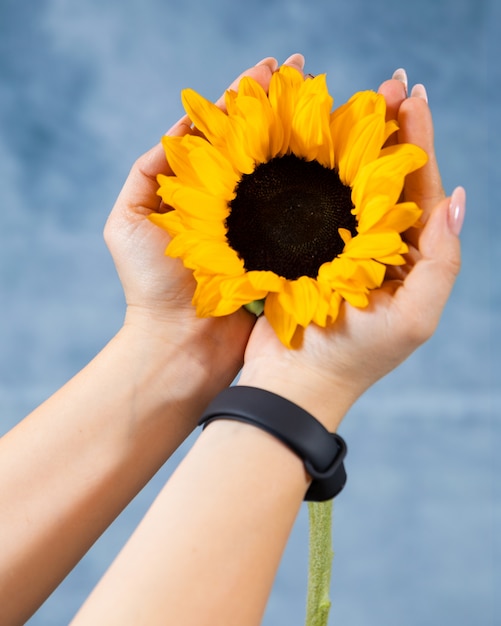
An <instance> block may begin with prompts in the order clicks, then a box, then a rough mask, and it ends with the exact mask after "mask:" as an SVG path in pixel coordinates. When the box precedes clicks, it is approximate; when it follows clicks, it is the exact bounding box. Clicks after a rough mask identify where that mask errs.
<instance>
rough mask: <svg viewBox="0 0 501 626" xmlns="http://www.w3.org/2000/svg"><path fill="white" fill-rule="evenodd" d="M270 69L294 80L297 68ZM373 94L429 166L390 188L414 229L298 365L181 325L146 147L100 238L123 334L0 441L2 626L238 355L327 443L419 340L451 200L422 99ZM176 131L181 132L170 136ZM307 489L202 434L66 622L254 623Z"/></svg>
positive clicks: (293, 461)
mask: <svg viewBox="0 0 501 626" xmlns="http://www.w3.org/2000/svg"><path fill="white" fill-rule="evenodd" d="M287 62H288V63H289V64H291V65H294V66H296V67H298V69H300V70H302V68H303V64H304V60H303V58H302V57H301V55H294V56H293V57H291V58H290V59H289V60H288V61H287ZM276 67H277V63H276V61H275V60H273V59H266V60H264V61H263V62H262V63H261V64H260V65H258V66H256V67H255V68H252V69H251V70H249V73H251V75H253V76H254V77H255V78H257V80H259V81H260V82H261V83H262V84H263V86H264V87H265V88H266V86H267V84H268V81H269V79H270V77H271V73H272V72H273V71H274V70H275V69H276ZM380 91H381V92H382V93H383V94H384V95H385V98H386V100H387V103H388V108H389V110H390V111H393V112H397V111H398V117H399V121H400V124H401V130H400V131H399V132H400V133H401V137H400V139H401V140H402V139H403V140H406V141H412V142H413V143H416V144H418V145H421V146H422V147H423V148H424V149H425V150H426V151H427V152H428V154H429V155H430V160H429V162H428V164H427V165H426V166H425V167H424V168H423V169H422V170H420V171H419V172H417V173H416V174H414V175H413V176H412V177H409V180H408V183H407V185H406V189H405V196H406V199H408V200H415V201H417V202H418V203H419V204H420V206H421V207H422V208H423V209H424V211H425V217H424V219H423V221H426V226H425V227H424V228H423V229H421V231H420V232H419V233H418V234H416V233H410V234H409V241H412V244H413V248H412V249H411V251H410V253H409V264H408V266H406V267H405V268H404V269H403V270H402V271H401V272H399V273H398V275H395V277H394V281H393V282H391V283H388V284H386V285H385V286H384V287H383V288H382V289H380V290H377V292H374V293H373V296H372V298H371V302H370V305H369V307H368V309H365V310H358V309H353V308H352V307H349V306H348V305H346V306H344V307H343V310H342V314H341V317H340V319H339V320H338V322H336V324H335V325H334V326H333V327H331V328H328V329H325V330H321V329H318V328H315V327H310V328H308V329H307V331H306V332H305V336H304V343H303V347H302V348H301V349H300V350H298V351H289V350H287V349H285V348H283V346H282V345H281V344H280V342H278V340H277V339H276V338H275V336H274V334H273V332H272V331H271V329H270V328H269V326H268V324H267V322H266V320H265V319H260V320H259V321H258V323H257V324H255V326H254V328H253V327H252V324H253V320H252V318H251V317H250V316H248V315H247V314H245V313H244V312H240V313H239V314H237V315H233V316H230V317H228V318H224V319H219V320H200V319H197V318H196V317H195V315H194V313H193V308H192V307H191V304H190V302H191V296H192V293H193V281H192V278H191V275H190V274H189V272H187V271H186V270H184V268H183V267H182V265H181V264H180V262H179V261H177V260H173V259H169V258H166V257H164V256H163V250H164V248H165V246H166V243H167V236H166V234H165V233H164V232H163V231H160V230H159V229H157V228H156V227H154V226H153V225H151V223H150V222H149V221H148V220H147V219H146V216H147V215H148V214H149V213H150V212H151V211H152V210H156V209H157V208H158V206H159V204H158V197H157V196H156V194H155V192H156V188H157V186H156V182H155V176H156V174H157V173H158V172H160V171H163V172H167V171H168V166H167V165H166V164H165V162H164V159H163V154H162V152H161V149H160V148H159V147H158V146H157V147H156V148H154V149H153V150H152V151H150V152H149V153H147V154H146V155H145V156H144V157H142V158H141V159H140V160H139V161H138V162H137V163H136V165H135V166H134V168H133V170H132V171H131V175H130V177H129V179H128V181H127V183H126V185H125V187H124V190H123V191H122V193H121V195H120V197H119V199H118V201H117V204H116V206H115V208H114V210H113V212H112V214H111V216H110V220H109V222H108V225H107V227H106V239H107V242H108V245H109V247H110V250H111V252H112V254H113V256H114V258H115V262H116V265H117V269H118V272H119V275H120V278H121V280H122V283H123V285H124V290H125V294H126V299H127V314H126V319H125V323H124V327H123V328H122V329H121V331H120V332H119V333H118V335H117V336H116V337H115V338H114V339H113V340H112V342H111V343H110V344H109V345H108V346H107V347H106V348H105V349H104V350H103V352H102V353H100V354H99V355H98V356H97V357H96V359H95V360H94V361H93V362H92V363H91V364H90V365H89V366H88V368H86V369H85V370H84V371H83V372H81V373H80V374H79V375H78V376H77V377H76V379H74V380H73V381H71V382H70V383H68V385H67V386H66V387H64V388H63V389H62V390H61V391H59V392H58V393H57V394H56V395H55V396H54V397H53V398H51V399H50V400H49V401H47V403H45V404H44V405H42V406H41V407H40V408H39V409H37V410H36V411H35V412H34V413H33V414H32V415H31V416H29V417H28V418H27V419H26V420H24V421H23V422H21V423H20V425H19V426H18V427H16V429H14V430H13V431H11V433H9V434H8V435H6V436H5V437H4V438H3V439H2V440H0V493H2V508H1V513H0V537H2V544H3V543H5V550H4V549H3V546H2V551H1V552H0V607H1V608H0V612H1V613H0V614H1V618H2V624H4V623H5V624H22V623H23V622H24V621H25V620H26V619H27V617H28V616H29V615H30V614H31V613H32V612H33V611H34V610H35V609H36V608H37V606H38V605H39V604H40V603H41V602H43V600H44V599H45V598H46V597H47V595H48V594H50V592H51V591H52V590H53V588H54V587H55V586H56V585H57V584H58V583H59V582H60V580H61V579H62V578H63V577H64V576H65V575H66V574H67V572H68V571H69V570H70V569H71V568H72V567H73V566H74V564H75V563H76V562H77V561H78V560H79V559H80V558H81V556H83V554H84V553H85V552H86V550H87V549H88V548H89V547H90V545H92V543H93V542H94V541H95V539H96V538H97V537H98V536H99V535H100V534H101V533H102V532H103V531H104V529H105V528H106V527H107V526H108V525H109V524H110V522H111V521H112V520H113V519H114V517H115V516H116V515H117V514H118V513H119V512H120V511H121V510H122V509H123V507H124V506H125V505H126V504H127V503H128V502H129V501H130V499H132V497H133V496H134V495H135V494H136V493H137V491H138V490H139V489H140V488H141V487H142V486H143V485H144V483H145V482H146V481H147V480H148V479H149V478H150V477H151V476H152V475H153V473H154V472H155V471H156V470H157V469H158V467H160V465H161V464H162V463H163V462H164V461H165V460H166V459H167V458H168V456H169V455H170V454H171V453H172V451H173V450H174V449H175V448H176V447H177V446H178V445H179V444H180V443H181V441H182V440H183V439H184V438H185V437H186V436H187V435H188V434H189V433H190V432H191V431H192V430H193V428H194V426H195V424H196V422H197V420H198V417H199V415H200V412H201V411H202V409H203V406H205V405H206V404H207V403H208V401H209V400H210V399H211V398H212V397H213V396H214V395H215V394H217V393H218V391H220V390H221V389H222V388H224V387H225V386H227V385H228V384H229V383H230V382H231V380H232V379H233V377H234V376H235V374H236V373H237V371H238V369H239V368H240V366H241V363H242V360H243V359H244V350H245V346H246V344H247V342H248V344H247V348H246V350H245V359H244V360H245V362H244V366H243V369H242V375H241V378H240V384H247V385H251V386H257V387H261V388H265V389H269V390H270V391H274V392H276V393H279V394H280V395H283V396H284V397H286V398H289V399H291V400H293V401H295V402H297V403H298V404H300V405H301V406H303V407H304V408H305V409H306V410H308V411H309V412H311V413H312V414H313V415H314V416H315V417H316V418H317V419H319V420H320V421H321V422H322V423H323V424H324V425H325V426H326V427H327V428H329V430H331V431H334V430H335V429H336V428H337V426H338V425H339V423H340V421H341V420H342V419H343V417H344V415H345V414H346V412H347V411H348V409H349V408H350V406H351V405H352V404H353V402H354V401H355V400H356V399H357V398H358V397H359V396H360V395H361V394H362V393H363V392H364V391H365V390H366V389H367V388H368V387H369V386H370V385H372V384H373V383H374V382H376V380H378V379H379V378H381V377H382V376H384V375H385V374H387V373H388V372H389V371H390V370H391V369H393V368H394V367H395V366H396V365H398V364H399V363H400V362H401V361H402V360H404V359H405V358H406V357H407V356H408V355H409V354H410V353H411V352H412V351H413V350H414V349H415V348H416V347H417V346H418V345H420V344H421V343H422V342H423V341H425V340H426V339H427V338H428V337H429V336H430V335H431V334H432V333H433V331H434V329H435V327H436V324H437V322H438V319H439V317H440V313H441V311H442V309H443V306H444V305H445V302H446V300H447V297H448V295H449V293H450V290H451V288H452V285H453V283H454V278H455V276H456V274H457V272H458V271H459V264H460V252H459V240H458V234H459V229H460V226H461V221H462V218H463V215H464V192H463V191H462V190H461V189H459V190H456V192H455V193H454V194H453V197H452V199H450V198H445V197H444V193H443V190H442V185H441V182H440V176H439V173H438V168H437V166H436V161H435V159H434V157H433V154H434V153H433V129H432V123H431V116H430V113H429V109H428V106H427V103H426V101H425V99H424V98H423V94H424V93H425V92H424V91H422V90H421V89H420V88H418V89H417V90H415V92H412V94H411V97H408V98H407V97H406V93H405V88H404V85H403V83H402V81H401V80H396V79H393V80H391V81H387V82H386V83H384V84H383V85H382V86H381V88H380ZM187 128H188V127H187V122H186V120H182V121H181V122H180V123H178V124H177V125H176V126H175V127H174V128H173V129H172V131H171V132H172V133H174V134H181V133H183V132H186V130H187ZM166 277H167V278H166ZM251 331H252V332H251ZM249 334H250V339H249ZM332 398H335V399H336V402H335V403H333V402H331V399H332ZM139 407H140V409H141V410H140V411H139V410H138V408H139ZM40 433H43V439H42V437H41V436H40ZM40 441H43V446H42V445H40ZM308 484H309V478H308V476H307V474H306V473H305V470H304V467H303V464H302V462H301V461H300V460H299V459H298V458H297V457H296V456H295V455H294V454H293V453H292V452H290V451H289V450H288V449H287V448H286V447H285V446H283V445H282V444H280V443H279V442H278V441H277V440H275V439H274V438H272V437H271V436H269V435H267V434H265V433H264V432H262V431H260V430H258V429H255V428H253V427H251V426H247V425H243V424H237V423H233V422H226V421H220V422H215V423H213V424H211V425H210V426H209V427H208V428H207V429H206V430H205V431H203V434H201V436H200V437H199V438H198V440H197V442H196V444H195V445H194V447H193V448H192V450H191V451H190V452H189V453H188V455H187V456H186V458H185V460H184V461H183V462H182V463H181V465H180V466H179V468H178V470H177V471H176V472H175V473H174V475H173V476H172V478H171V479H170V480H169V482H168V483H167V484H166V486H165V487H164V489H163V490H162V492H161V493H160V495H159V497H158V498H157V500H156V501H155V503H154V504H153V506H152V507H151V509H150V511H149V512H148V513H147V515H146V517H145V519H144V520H143V522H142V523H141V524H140V526H139V527H138V529H137V530H136V532H135V533H134V535H133V536H132V537H131V539H130V541H129V542H128V543H127V544H126V546H125V547H124V549H123V551H122V552H121V554H120V555H119V557H118V558H117V560H116V561H115V562H114V563H113V565H112V566H111V568H110V569H109V571H108V572H107V574H106V575H105V577H104V578H103V580H102V581H101V582H100V583H99V585H98V586H97V588H96V590H95V591H94V593H93V594H92V595H91V596H90V598H89V600H88V601H87V603H86V604H85V605H84V606H83V608H82V610H81V611H80V612H79V614H78V615H77V616H76V618H75V620H74V624H77V625H82V624H131V625H132V624H134V625H137V624H148V625H154V624H165V623H173V624H174V623H175V624H197V625H198V624H211V625H213V624H218V625H219V624H221V625H225V624H228V625H230V624H239V625H243V626H245V625H247V624H249V625H251V624H258V623H259V622H260V620H261V618H262V614H263V611H264V607H265V605H266V601H267V598H268V595H269V593H270V590H271V585H272V582H273V579H274V576H275V573H276V569H277V567H278V563H279V561H280V558H281V555H282V553H283V549H284V547H285V544H286V542H287V539H288V536H289V533H290V530H291V527H292V525H293V523H294V520H295V517H296V515H297V512H298V510H299V507H300V505H301V501H302V499H303V497H304V493H305V491H306V489H307V487H308ZM20 493H22V494H23V498H22V499H21V498H19V494H20ZM228 503H231V506H229V505H228Z"/></svg>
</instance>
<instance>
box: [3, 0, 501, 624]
mask: <svg viewBox="0 0 501 626" xmlns="http://www.w3.org/2000/svg"><path fill="white" fill-rule="evenodd" d="M500 31H501V3H499V2H498V1H497V0H415V1H413V2H402V0H379V1H376V0H372V1H371V0H331V1H328V0H317V1H316V0H261V1H252V0H247V1H246V2H245V3H244V2H241V3H238V2H235V1H234V0H233V1H230V0H214V1H204V0H183V2H180V1H176V2H174V0H81V1H79V2H70V0H0V191H1V193H0V198H1V204H2V207H1V211H0V432H5V431H7V430H8V429H9V428H10V427H11V426H12V425H14V424H15V423H16V422H17V421H19V420H20V419H21V418H22V417H23V416H24V415H25V414H26V413H27V412H29V411H30V410H31V409H32V408H33V407H34V406H36V405H37V404H38V403H40V402H41V401H42V400H44V399H45V398H46V397H47V396H48V395H50V394H51V393H52V392H53V391H54V390H55V389H57V388H58V387H59V386H60V385H62V384H63V383H64V382H65V381H66V380H67V379H68V378H69V377H70V376H71V375H72V374H73V373H74V372H76V371H77V370H78V369H80V368H81V367H82V366H83V365H84V364H85V363H86V362H87V361H88V360H89V359H90V358H91V357H92V356H93V355H94V354H95V353H96V352H97V351H98V350H99V349H100V348H101V347H102V346H103V345H104V343H105V342H106V341H107V340H108V339H109V338H110V337H111V336H112V335H113V333H114V332H115V331H116V330H117V329H118V328H119V326H120V324H121V320H122V316H123V298H122V294H121V288H120V285H119V283H118V280H117V278H116V275H115V272H114V268H113V265H112V262H111V260H110V258H109V256H108V253H107V251H106V249H105V246H104V244H103V242H102V235H101V233H102V227H103V225H104V222H105V219H106V216H107V214H108V212H109V210H110V208H111V206H112V204H113V201H114V199H115V196H116V194H117V193H118V191H119V189H120V187H121V184H122V182H123V180H124V178H125V176H126V174H127V172H128V169H129V167H130V165H131V163H132V162H133V160H134V159H135V158H136V156H138V155H139V154H140V153H142V152H144V151H145V150H146V149H147V148H148V147H149V146H150V145H153V144H154V143H155V142H156V141H157V140H158V139H159V137H160V136H161V134H162V133H163V132H164V131H165V130H167V128H168V127H169V126H170V125H171V123H172V122H173V121H175V120H176V119H177V118H178V117H179V116H180V114H181V112H182V111H181V106H180V99H179V92H180V90H181V89H182V88H184V87H188V86H189V87H193V88H194V89H196V90H198V91H200V92H201V93H203V94H204V95H205V96H207V97H211V98H213V97H216V96H218V95H219V93H220V92H221V91H222V90H223V89H224V87H225V86H226V85H227V84H228V83H229V81H230V80H231V79H232V78H233V77H234V76H235V75H237V74H238V73H239V72H240V71H241V70H242V69H244V68H245V67H247V66H249V65H252V64H254V63H255V62H257V61H258V60H259V59H261V58H262V57H264V56H268V55H275V56H277V57H278V58H279V60H283V59H285V58H286V57H287V56H288V55H289V54H291V53H292V52H296V51H300V52H303V53H304V54H305V55H306V57H307V71H309V72H312V73H313V74H315V73H320V72H327V75H328V82H329V87H330V90H331V93H333V95H334V97H335V98H336V101H337V103H338V104H340V103H342V102H344V101H345V100H346V99H347V98H348V97H349V96H350V95H351V94H352V93H353V92H354V91H357V90H359V89H366V88H377V86H378V84H379V83H380V82H382V81H383V80H384V79H386V78H387V77H389V76H390V75H391V73H392V72H393V70H394V69H396V68H397V67H400V66H403V67H405V68H406V69H407V71H408V74H409V78H410V81H411V82H413V83H414V82H424V83H425V84H426V86H427V88H428V93H429V97H430V103H431V106H432V109H433V111H434V116H435V123H436V141H437V150H438V156H439V159H440V163H441V167H442V172H443V179H444V184H445V187H446V190H447V191H448V192H450V191H452V189H453V188H454V186H456V185H457V184H462V185H464V186H465V187H466V189H467V191H468V214H467V219H466V222H465V227H464V231H463V235H462V240H463V244H464V269H463V271H462V274H461V276H460V278H459V280H458V283H457V286H456V288H455V291H454V294H453V296H452V298H451V301H450V303H449V305H448V307H447V309H446V311H445V315H444V317H443V321H442V323H441V326H440V328H439V330H438V332H437V334H436V336H435V337H434V338H433V339H432V340H431V341H430V342H429V343H428V344H427V345H426V346H424V347H423V348H421V349H420V350H419V351H418V352H417V353H416V354H415V355H414V356H413V357H412V358H411V359H410V360H409V361H408V362H407V363H406V364H405V365H404V366H403V367H401V368H400V369H399V370H398V371H397V372H395V373H393V374H392V375H391V376H389V377H388V378H387V379H385V380H384V381H382V382H381V383H380V384H378V385H377V386H376V387H375V388H373V389H372V390H371V391H370V392H369V393H368V394H367V395H366V396H365V397H364V398H363V399H362V400H361V401H360V402H359V403H358V404H357V405H356V406H355V408H354V409H353V410H352V413H351V415H350V416H349V417H348V418H347V419H346V420H345V422H344V424H343V426H342V434H343V435H345V437H346V438H347V440H348V442H349V446H350V453H349V457H348V462H347V465H348V471H349V485H348V487H347V489H346V490H345V491H344V492H343V494H342V496H340V497H339V499H338V500H337V501H336V505H335V520H334V545H335V550H336V557H335V561H334V573H333V581H332V599H333V608H332V613H331V624H343V626H364V625H366V624H371V625H372V624H374V625H376V624H377V625H382V624H384V625H385V626H397V625H399V626H401V625H402V624H405V625H406V626H418V625H419V626H422V625H423V624H426V625H428V626H443V625H449V624H454V625H455V626H467V625H468V626H473V625H475V626H494V624H499V623H501V610H500V608H501V607H500V605H499V601H496V600H495V598H494V596H495V593H494V592H495V589H498V590H499V588H501V580H500V569H499V558H500V544H499V534H500V531H501V519H500V518H501V515H500V487H499V478H500V470H501V463H500V460H499V453H498V449H499V448H500V444H501V436H500V432H501V428H500V422H499V413H500V409H501V394H500V386H499V383H500V378H501V368H500V362H499V357H498V351H499V348H500V332H499V331H500V324H499V314H500V306H501V302H500V296H501V290H500V288H499V274H498V272H497V268H498V267H499V265H500V260H501V259H500V252H499V250H500V246H499V241H498V239H497V234H498V233H499V232H500V230H501V218H500V210H501V195H500V192H499V189H498V188H496V185H497V184H498V179H499V176H498V171H499V166H498V164H499V163H500V162H501V150H500V145H499V139H500V133H499V120H498V116H499V108H500V105H499V102H500V99H501V79H500V71H499V58H500V56H501V45H500V43H499V35H500ZM332 401H333V402H335V401H336V399H335V398H333V399H332ZM189 444H190V442H189V441H188V442H187V444H186V446H188V445H189ZM186 446H185V447H184V448H183V449H182V450H181V451H180V452H179V453H178V454H177V455H176V456H175V457H174V458H173V459H172V460H171V461H169V463H168V464H167V465H166V466H165V467H164V468H163V469H162V470H161V471H160V472H159V474H158V475H157V476H156V477H155V478H154V479H153V480H152V481H151V483H150V484H149V485H148V487H147V488H146V489H145V490H144V491H143V492H142V493H141V494H140V495H139V496H138V497H137V498H136V500H135V501H134V502H133V503H132V504H131V506H130V507H129V508H128V509H127V510H126V511H125V512H124V513H123V515H122V516H121V517H120V518H119V519H118V520H117V521H116V523H115V524H114V525H113V526H112V527H111V528H110V530H109V531H108V532H107V533H106V534H105V535H104V537H103V538H102V539H101V540H100V541H99V542H98V543H97V544H96V545H95V547H94V548H93V549H92V550H91V551H90V552H89V554H88V555H87V556H86V557H85V558H84V559H83V561H82V562H81V563H80V564H79V565H78V567H77V568H76V569H75V570H74V572H73V573H72V574H71V575H70V576H69V577H68V579H67V580H66V581H65V582H64V583H63V584H62V585H61V587H60V588H59V589H58V590H57V591H56V592H55V593H54V595H53V596H52V597H51V598H50V599H49V600H48V601H47V602H46V604H45V605H44V606H43V607H42V608H41V609H40V611H39V612H38V613H37V614H36V615H35V616H34V617H33V618H32V620H30V622H29V624H30V626H42V625H49V624H50V625H53V624H64V623H67V622H68V621H69V620H70V618H71V616H72V615H73V614H74V612H75V611H76V610H77V608H78V606H79V605H80V604H81V602H82V601H83V599H84V598H85V597H86V595H87V594H88V593H89V591H90V590H91V588H92V587H93V586H94V584H95V583H96V582H97V580H98V579H99V577H100V575H101V574H102V572H103V571H104V570H105V569H106V567H107V566H108V564H109V563H110V561H111V560H112V559H113V557H114V555H115V554H116V553H117V551H118V550H119V549H120V547H121V545H122V544H123V543H124V541H125V540H126V538H127V536H128V535H129V534H130V532H131V531H132V529H133V528H134V526H135V524H136V523H137V521H138V520H139V519H140V517H141V515H142V514H143V512H144V511H145V509H146V508H147V506H148V505H149V503H150V502H151V500H152V499H153V498H154V496H155V494H156V493H157V491H158V489H159V488H160V487H161V485H162V484H163V482H164V481H165V479H166V477H167V476H168V475H169V473H170V472H171V471H172V468H173V467H174V466H175V464H176V463H177V462H178V461H179V458H180V456H181V455H182V454H183V453H184V451H185V450H186ZM0 545H1V538H0ZM306 564H307V515H306V509H305V510H303V511H302V513H301V515H300V517H299V519H298V522H297V524H296V527H295V529H294V533H293V537H292V539H291V542H290V545H289V547H288V549H287V553H286V555H285V558H284V562H283V566H282V568H281V570H280V572H279V575H278V578H277V581H276V585H275V589H274V592H273V595H272V598H271V600H270V603H269V607H268V611H267V614H266V618H265V622H264V623H265V624H266V626H272V625H273V626H281V625H287V626H288V625H295V624H301V623H302V622H303V615H304V604H305V602H304V595H305V578H306ZM496 602H498V603H497V604H496ZM166 621H168V620H166Z"/></svg>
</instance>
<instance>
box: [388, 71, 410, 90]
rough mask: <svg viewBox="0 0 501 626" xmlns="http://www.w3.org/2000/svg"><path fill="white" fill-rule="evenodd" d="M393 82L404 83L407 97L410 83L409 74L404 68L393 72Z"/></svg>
mask: <svg viewBox="0 0 501 626" xmlns="http://www.w3.org/2000/svg"><path fill="white" fill-rule="evenodd" d="M392 78H393V80H398V81H400V82H401V83H402V85H403V86H404V89H405V95H407V89H408V86H409V81H408V80H407V72H406V71H405V70H404V68H403V67H400V68H399V69H398V70H395V71H394V72H393V76H392Z"/></svg>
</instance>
